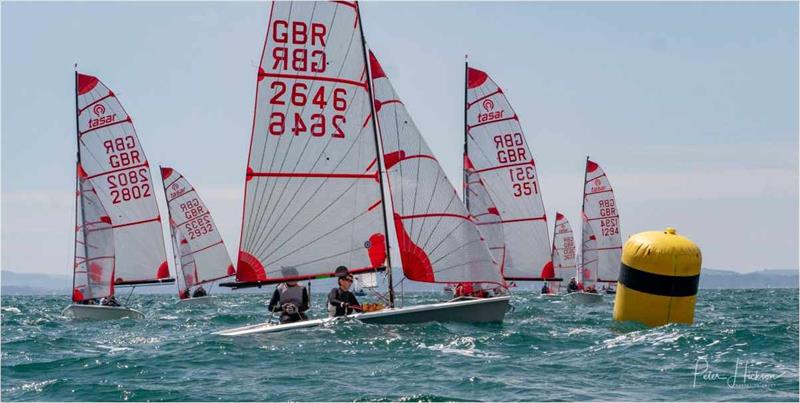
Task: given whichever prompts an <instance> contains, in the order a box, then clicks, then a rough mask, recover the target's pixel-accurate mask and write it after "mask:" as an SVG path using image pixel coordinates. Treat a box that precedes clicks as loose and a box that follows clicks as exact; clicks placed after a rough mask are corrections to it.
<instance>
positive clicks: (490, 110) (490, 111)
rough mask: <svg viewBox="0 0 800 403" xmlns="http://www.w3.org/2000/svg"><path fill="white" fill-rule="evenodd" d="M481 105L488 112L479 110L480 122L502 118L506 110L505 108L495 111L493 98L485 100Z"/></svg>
mask: <svg viewBox="0 0 800 403" xmlns="http://www.w3.org/2000/svg"><path fill="white" fill-rule="evenodd" d="M481 105H483V109H484V110H485V111H486V113H480V112H478V123H485V122H490V121H492V120H496V119H500V118H502V117H503V114H504V113H505V112H506V111H504V110H501V111H495V110H494V101H492V100H491V99H485V100H483V102H482V103H481Z"/></svg>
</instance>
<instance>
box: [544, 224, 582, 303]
mask: <svg viewBox="0 0 800 403" xmlns="http://www.w3.org/2000/svg"><path fill="white" fill-rule="evenodd" d="M552 259H553V272H554V273H553V274H554V277H556V278H560V279H562V281H566V280H568V279H569V278H570V277H571V276H572V275H573V274H574V273H575V270H576V268H577V264H576V260H575V236H574V235H573V233H572V226H570V224H569V221H568V220H567V217H564V215H563V214H561V213H558V212H556V224H555V229H554V230H553V252H552ZM560 283H561V282H559V281H553V282H551V284H550V285H551V288H556V289H557V288H558V286H559V284H560Z"/></svg>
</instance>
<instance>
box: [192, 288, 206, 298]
mask: <svg viewBox="0 0 800 403" xmlns="http://www.w3.org/2000/svg"><path fill="white" fill-rule="evenodd" d="M206 295H208V293H207V292H206V290H205V289H204V288H203V287H200V288H198V289H196V290H194V293H193V294H192V298H197V297H205V296H206Z"/></svg>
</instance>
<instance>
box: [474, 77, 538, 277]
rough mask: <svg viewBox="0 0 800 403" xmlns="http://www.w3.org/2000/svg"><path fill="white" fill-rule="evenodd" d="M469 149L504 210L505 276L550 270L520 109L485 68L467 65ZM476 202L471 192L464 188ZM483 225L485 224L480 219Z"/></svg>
mask: <svg viewBox="0 0 800 403" xmlns="http://www.w3.org/2000/svg"><path fill="white" fill-rule="evenodd" d="M466 92H467V96H466V101H467V104H466V128H465V130H466V133H465V135H466V138H467V139H466V141H467V145H466V150H467V158H468V166H471V167H472V168H473V170H472V173H476V174H478V175H479V176H480V178H481V182H482V183H483V185H484V186H485V188H486V191H487V192H488V194H489V196H490V197H491V200H492V202H493V203H494V205H495V207H496V208H497V210H498V211H499V213H500V216H499V217H498V220H497V221H498V222H499V223H501V224H502V228H503V233H504V240H505V252H506V259H505V264H504V265H503V276H504V277H505V278H506V279H514V280H526V279H529V280H533V279H536V278H538V277H539V274H540V273H541V272H547V271H549V270H550V268H549V267H548V266H550V265H551V264H552V263H551V261H550V237H549V234H548V232H547V231H548V229H547V217H546V215H545V211H544V204H543V202H542V192H541V186H540V182H539V177H538V174H537V172H536V164H535V162H534V159H533V155H532V154H531V151H530V148H529V147H528V144H527V141H526V140H525V135H524V134H523V132H522V127H521V126H520V124H519V119H518V117H517V114H516V112H514V109H513V108H512V107H511V104H510V103H509V101H508V99H507V98H506V96H505V94H504V93H503V90H502V89H501V88H500V87H498V86H497V84H496V83H495V82H494V81H493V80H492V79H491V78H490V77H489V76H488V75H487V74H486V73H484V72H483V71H480V70H477V69H473V68H467V80H466ZM465 197H466V199H467V201H466V202H467V203H468V205H472V203H473V201H472V200H471V198H472V197H474V194H473V193H472V192H467V193H466V196H465ZM481 225H485V223H481Z"/></svg>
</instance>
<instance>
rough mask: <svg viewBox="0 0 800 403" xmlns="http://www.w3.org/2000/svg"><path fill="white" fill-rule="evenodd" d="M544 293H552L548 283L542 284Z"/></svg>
mask: <svg viewBox="0 0 800 403" xmlns="http://www.w3.org/2000/svg"><path fill="white" fill-rule="evenodd" d="M542 294H550V287H548V286H547V283H544V284H542Z"/></svg>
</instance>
